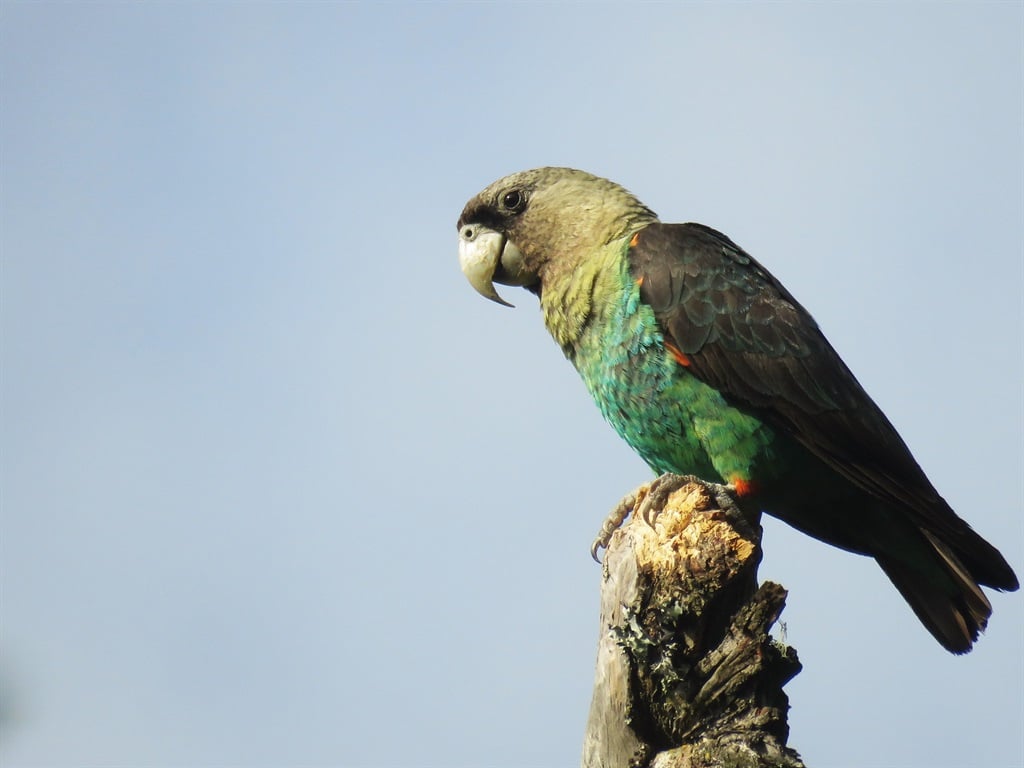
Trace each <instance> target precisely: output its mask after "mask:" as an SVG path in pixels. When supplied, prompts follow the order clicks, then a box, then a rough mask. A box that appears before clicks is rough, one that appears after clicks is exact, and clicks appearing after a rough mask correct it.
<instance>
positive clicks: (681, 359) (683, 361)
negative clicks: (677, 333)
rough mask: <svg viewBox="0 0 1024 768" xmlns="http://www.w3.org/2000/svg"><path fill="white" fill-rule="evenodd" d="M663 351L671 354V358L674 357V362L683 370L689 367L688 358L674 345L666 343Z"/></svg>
mask: <svg viewBox="0 0 1024 768" xmlns="http://www.w3.org/2000/svg"><path fill="white" fill-rule="evenodd" d="M665 349H667V350H668V351H669V352H671V353H672V357H674V358H675V359H676V362H677V363H679V364H680V365H681V366H683V367H684V368H689V367H690V362H691V361H690V358H689V357H688V356H687V355H686V353H685V352H683V350H681V349H680V348H679V347H677V346H676V345H675V344H673V343H672V342H670V341H666V342H665Z"/></svg>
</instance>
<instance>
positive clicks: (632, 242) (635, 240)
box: [629, 232, 640, 248]
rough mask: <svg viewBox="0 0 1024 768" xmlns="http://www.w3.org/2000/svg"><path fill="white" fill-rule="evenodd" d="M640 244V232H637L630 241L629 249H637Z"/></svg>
mask: <svg viewBox="0 0 1024 768" xmlns="http://www.w3.org/2000/svg"><path fill="white" fill-rule="evenodd" d="M639 242H640V233H639V232H635V233H633V237H631V238H630V240H629V247H630V248H635V247H636V244H637V243H639Z"/></svg>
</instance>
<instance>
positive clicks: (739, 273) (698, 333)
mask: <svg viewBox="0 0 1024 768" xmlns="http://www.w3.org/2000/svg"><path fill="white" fill-rule="evenodd" d="M633 243H634V244H633V246H632V247H631V248H630V249H629V259H630V269H631V271H632V274H633V277H634V278H635V279H637V280H641V281H642V282H641V284H640V298H641V299H642V300H643V301H644V302H646V303H647V304H648V305H650V307H651V308H652V309H653V310H654V314H655V316H656V317H657V319H658V321H659V323H660V324H661V327H662V331H663V333H664V334H665V337H666V340H667V341H669V342H670V343H672V344H674V345H675V346H676V347H678V349H679V351H680V352H681V353H682V354H683V355H685V356H686V358H687V359H688V361H687V362H688V366H687V367H688V370H689V371H690V372H692V373H693V374H694V375H696V376H697V377H698V378H700V379H701V380H702V381H704V382H705V383H707V384H709V385H710V386H712V387H714V388H715V389H717V390H718V391H720V392H721V393H722V394H723V395H724V396H725V397H726V398H727V399H728V400H729V401H730V402H731V403H733V404H734V405H735V406H737V407H739V408H743V409H745V410H748V411H751V412H753V413H755V414H756V415H757V416H758V417H759V418H761V419H762V420H764V421H765V422H767V423H769V424H771V425H772V426H773V427H775V428H776V429H778V430H781V431H782V432H784V433H787V434H789V435H791V436H792V437H794V438H795V439H796V440H797V441H799V442H800V443H801V444H803V445H804V446H805V447H806V448H807V449H808V450H810V451H811V452H812V453H814V454H815V455H816V456H818V457H819V458H821V459H822V460H823V461H824V462H825V463H826V464H828V465H829V466H831V467H832V468H833V469H835V470H836V471H837V472H839V473H840V474H842V475H843V476H845V477H846V478H848V479H849V480H850V481H851V482H853V483H854V484H855V485H857V486H859V487H860V488H862V489H864V490H865V491H867V492H868V493H871V494H872V495H874V496H876V497H879V498H882V499H884V500H887V501H889V502H891V503H893V504H896V505H898V506H901V507H903V508H905V509H906V510H907V511H908V512H909V513H910V514H911V515H912V516H913V518H914V519H915V521H916V523H917V525H919V526H920V527H922V528H924V529H926V530H928V531H930V532H932V533H933V534H935V535H937V536H938V537H939V538H940V539H942V540H944V541H946V542H948V543H949V544H950V545H951V546H952V547H953V548H954V549H955V550H957V552H958V553H960V554H961V555H962V557H963V559H964V561H965V563H966V564H967V565H968V567H969V568H970V569H971V571H972V572H973V573H974V574H975V575H976V577H977V578H979V580H981V581H982V582H983V583H989V584H991V585H992V586H995V587H1002V588H1007V589H1012V588H1013V587H1014V586H1015V584H1016V579H1015V578H1014V577H1013V572H1012V571H1011V570H1010V569H1009V566H1005V570H1003V568H1001V567H999V565H998V564H1000V563H1003V564H1004V565H1005V561H1004V560H1003V558H1002V557H1001V556H1000V555H999V554H998V552H997V551H996V550H995V549H994V548H993V547H991V545H989V544H988V543H987V542H985V541H984V540H983V539H982V538H981V537H979V536H978V535H977V534H975V533H974V532H973V531H972V530H971V529H970V527H969V526H968V525H967V524H966V523H965V522H964V521H962V520H961V519H960V518H958V517H957V516H956V514H955V513H954V512H953V511H952V510H951V509H950V508H949V506H948V505H947V504H946V502H945V501H944V500H943V499H942V497H941V496H939V494H938V493H937V492H936V490H935V488H934V487H932V484H931V483H930V482H929V481H928V478H927V477H925V474H924V472H923V471H922V470H921V468H920V467H919V466H918V464H917V462H916V461H915V460H914V457H913V456H912V455H911V453H910V450H909V449H908V448H907V446H906V444H905V443H904V442H903V440H902V438H900V436H899V434H898V433H897V432H896V430H895V428H894V427H893V426H892V424H891V423H890V422H889V420H888V419H887V418H886V417H885V414H883V413H882V411H881V409H879V408H878V406H877V405H875V403H874V402H873V401H872V400H871V398H870V397H868V395H867V393H866V392H865V391H864V389H863V388H862V387H861V386H860V384H859V383H858V382H857V379H856V378H855V377H854V375H853V374H852V373H851V372H850V370H849V369H848V368H847V367H846V365H845V364H844V363H843V361H842V360H841V359H840V358H839V355H838V354H836V352H835V350H834V349H832V346H831V345H830V344H829V343H828V341H827V340H826V339H825V337H824V336H823V335H822V333H821V331H820V330H819V329H818V325H817V323H815V322H814V319H813V318H812V317H811V316H810V314H809V313H808V312H807V311H806V310H805V309H804V308H803V307H802V306H800V304H799V303H798V302H797V301H796V299H794V298H793V297H792V296H791V295H790V293H789V292H788V291H787V290H786V289H785V288H784V287H783V286H782V284H781V283H779V281H778V280H776V279H775V278H774V277H773V276H772V275H771V274H770V273H769V272H768V271H767V270H766V269H765V268H764V267H762V266H761V265H760V264H759V263H758V262H757V261H755V260H754V259H753V258H752V257H751V256H750V255H748V254H747V253H745V252H744V251H743V250H742V249H741V248H740V247H739V246H737V245H736V244H735V243H733V242H732V241H731V240H730V239H729V238H728V237H726V236H725V235H723V234H721V233H720V232H716V231H715V230H713V229H711V228H709V227H705V226H702V225H700V224H660V223H656V224H651V225H650V226H648V227H646V228H645V229H643V230H641V231H640V232H639V233H638V234H637V236H636V238H635V239H634V241H633ZM982 545H984V546H982ZM1007 573H1009V576H1007V575H1006V574H1007Z"/></svg>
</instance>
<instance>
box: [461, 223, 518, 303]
mask: <svg viewBox="0 0 1024 768" xmlns="http://www.w3.org/2000/svg"><path fill="white" fill-rule="evenodd" d="M459 265H460V266H461V267H462V274H464V275H465V276H466V279H467V280H469V284H470V285H472V286H473V288H475V289H476V292H477V293H479V294H480V295H481V296H485V297H486V298H488V299H490V300H491V301H496V302H498V303H499V304H504V305H505V306H506V307H511V306H513V305H512V304H509V303H508V302H507V301H505V300H504V299H503V298H501V296H499V295H498V292H497V291H496V290H495V289H494V275H495V273H496V272H497V271H498V269H499V267H500V269H501V278H500V279H499V282H500V283H503V284H505V285H526V284H527V282H529V281H528V280H527V278H526V276H525V275H524V274H523V254H522V253H521V252H520V250H519V249H518V248H517V247H516V245H515V243H513V242H512V241H511V240H509V239H508V238H507V237H505V235H503V234H502V233H501V232H496V231H494V230H493V229H490V228H489V227H484V226H481V225H480V224H466V225H464V226H463V227H462V229H460V230H459Z"/></svg>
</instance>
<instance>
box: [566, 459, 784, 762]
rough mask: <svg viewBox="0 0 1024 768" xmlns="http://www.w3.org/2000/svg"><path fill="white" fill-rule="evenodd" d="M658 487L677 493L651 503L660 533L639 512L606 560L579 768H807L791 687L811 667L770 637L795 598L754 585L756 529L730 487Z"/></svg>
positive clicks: (678, 481) (676, 482)
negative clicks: (795, 737)
mask: <svg viewBox="0 0 1024 768" xmlns="http://www.w3.org/2000/svg"><path fill="white" fill-rule="evenodd" d="M657 483H658V486H659V487H660V488H662V489H672V492H671V493H669V494H667V497H665V498H660V497H663V496H665V494H663V493H661V492H658V493H655V494H652V495H651V498H650V499H648V500H647V501H648V504H649V505H651V511H652V512H654V513H656V514H657V517H656V519H655V521H654V523H653V526H652V525H651V524H649V523H648V522H646V521H645V520H644V519H642V517H643V516H641V515H637V514H635V513H634V515H633V517H632V518H631V519H630V521H629V522H628V523H627V524H626V525H623V526H622V527H620V528H619V530H617V531H616V532H615V534H614V535H613V537H612V539H611V541H610V542H609V546H608V550H607V553H606V555H605V558H604V564H603V580H602V590H601V636H600V641H599V644H598V651H597V671H596V676H595V681H594V693H593V699H592V702H591V706H590V716H589V720H588V723H587V732H586V737H585V741H584V747H583V761H582V765H583V766H584V768H625V767H626V766H631V767H635V768H644V767H645V766H650V767H651V768H684V767H685V768H711V766H716V767H725V766H728V767H729V768H755V767H757V768H765V767H767V766H779V767H783V766H784V767H785V768H803V763H802V761H801V760H800V757H799V755H798V754H797V753H796V752H795V751H794V750H792V749H790V748H788V747H787V746H786V739H787V737H788V735H789V726H788V724H787V720H786V713H787V711H788V709H789V701H788V699H787V697H786V694H785V693H783V691H782V686H783V685H784V684H785V683H786V682H787V681H789V680H790V679H791V678H792V677H793V676H794V675H796V674H797V673H798V672H799V671H800V662H799V661H798V660H797V655H796V651H794V650H793V649H791V648H787V647H786V646H784V645H783V644H781V643H779V642H777V641H774V640H772V639H771V638H770V637H769V635H768V631H769V629H770V628H771V626H772V625H773V624H774V623H775V620H776V619H777V618H778V616H779V614H780V613H781V611H782V608H783V605H784V604H785V599H786V591H785V590H784V589H783V588H782V587H781V586H779V585H777V584H772V583H770V582H766V583H765V584H763V585H761V586H760V587H759V586H758V584H757V566H758V564H759V562H760V560H761V547H760V541H761V528H760V524H759V521H757V520H753V521H751V520H750V519H749V518H748V517H746V516H745V515H744V513H743V512H742V511H741V510H740V509H739V507H738V506H737V505H736V503H735V501H734V499H733V498H732V497H731V496H730V495H729V494H728V491H727V490H726V489H725V488H724V487H722V486H715V485H709V484H706V483H703V482H701V481H698V480H695V479H691V478H682V477H676V476H666V477H663V478H661V479H660V480H659V481H657ZM652 485H653V484H652ZM651 487H652V486H647V487H646V488H644V489H641V490H640V491H639V492H638V497H637V500H636V505H635V508H637V509H639V508H640V507H641V504H642V502H643V500H644V496H645V495H646V493H647V491H649V489H650V488H651ZM656 497H658V498H656Z"/></svg>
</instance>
